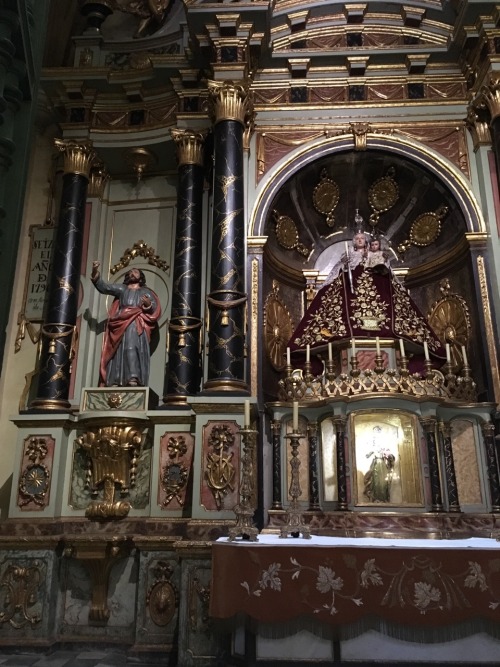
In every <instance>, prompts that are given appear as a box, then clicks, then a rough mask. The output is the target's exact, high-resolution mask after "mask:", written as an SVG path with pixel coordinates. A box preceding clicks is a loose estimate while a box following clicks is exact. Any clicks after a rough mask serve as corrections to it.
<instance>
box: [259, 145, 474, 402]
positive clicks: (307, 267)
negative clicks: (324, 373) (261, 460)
mask: <svg viewBox="0 0 500 667" xmlns="http://www.w3.org/2000/svg"><path fill="white" fill-rule="evenodd" d="M365 138H366V147H365V148H364V149H363V150H359V144H358V145H357V144H356V143H355V141H354V138H353V135H341V136H337V137H333V138H324V139H322V140H315V141H313V142H310V143H309V144H307V145H304V146H301V147H300V148H297V149H295V150H294V151H292V152H291V153H289V154H288V155H287V156H286V157H285V158H283V159H282V160H281V161H280V162H279V163H277V164H276V165H275V166H274V167H273V168H272V169H271V170H270V171H269V173H268V174H266V176H265V177H264V178H263V180H262V181H261V183H260V185H259V188H258V190H257V193H256V198H255V204H254V207H253V210H252V213H251V216H250V224H249V231H250V234H251V235H252V236H254V237H260V238H265V239H266V241H265V244H264V247H263V252H262V264H261V269H262V274H261V275H262V295H263V304H265V303H266V299H268V297H269V295H270V294H272V295H276V298H277V299H279V301H280V303H279V307H280V312H281V313H283V314H284V316H285V317H288V316H289V320H290V327H291V329H292V331H293V329H294V328H295V326H296V325H297V324H298V322H299V321H300V319H301V317H302V315H303V313H304V309H305V306H306V298H305V288H306V284H307V279H306V277H307V272H313V273H315V272H316V273H318V274H319V276H320V279H321V276H324V275H326V274H327V273H328V269H329V267H330V266H331V265H332V264H333V263H334V261H335V260H336V259H338V257H339V256H340V254H341V253H342V252H343V250H344V248H345V243H346V242H347V241H349V240H350V239H351V237H352V234H353V231H354V229H355V213H356V210H357V209H358V210H359V213H360V214H361V216H362V217H363V219H364V224H365V228H366V229H367V231H369V230H370V229H374V231H376V232H377V233H381V234H382V235H383V236H385V238H386V239H387V241H388V242H389V243H390V245H391V247H392V249H393V251H394V253H393V254H394V261H393V269H394V270H395V271H396V273H398V274H399V275H400V276H401V279H402V280H404V281H405V285H406V286H407V287H408V288H410V289H411V294H412V297H413V299H414V301H415V302H416V303H417V305H418V306H419V307H420V309H421V310H422V312H423V313H424V314H426V315H428V314H429V313H430V312H431V310H432V307H433V305H435V304H436V302H437V301H438V300H439V299H440V298H442V296H443V284H442V281H443V280H444V279H447V280H448V287H447V289H448V292H449V293H450V294H456V295H459V297H460V298H461V299H463V302H464V303H465V304H466V305H467V308H468V309H469V313H468V326H469V324H470V326H469V328H468V336H469V340H474V339H475V338H476V337H477V336H480V320H479V313H478V306H477V293H476V288H475V277H474V269H473V266H472V262H471V252H470V247H469V238H470V236H471V235H481V234H484V232H485V223H484V219H483V217H482V214H481V211H480V208H479V205H478V202H477V200H476V198H475V196H474V194H473V192H472V190H471V186H470V183H469V182H468V181H467V179H466V178H465V176H464V175H463V174H462V173H461V172H460V171H459V170H458V169H457V168H456V167H455V166H454V165H453V164H452V163H451V162H450V161H449V160H447V159H446V158H444V157H443V156H441V155H439V154H438V153H436V152H435V151H433V150H432V149H429V148H428V147H427V146H424V145H422V144H420V143H418V142H416V141H413V140H410V139H408V138H406V137H402V136H401V137H400V136H397V135H382V134H380V135H379V134H374V133H368V134H367V135H366V137H365ZM325 175H326V177H327V178H328V179H329V180H330V181H331V182H333V183H334V184H335V187H336V188H337V192H338V203H337V205H336V207H335V209H334V210H333V211H332V215H331V216H330V218H332V217H333V224H329V223H331V222H332V220H331V219H330V220H328V218H327V215H326V214H325V213H324V212H322V211H320V210H318V206H317V205H315V196H314V195H315V192H316V191H317V187H318V185H319V184H320V183H321V182H322V180H323V179H324V178H325ZM389 175H390V177H391V178H392V181H393V183H394V184H395V187H396V191H397V197H394V196H393V197H392V200H391V202H390V206H388V207H387V210H384V207H383V206H382V205H380V204H378V206H379V208H378V209H377V208H376V206H374V204H373V196H372V195H373V192H374V188H375V191H377V192H378V196H379V200H380V198H381V197H382V198H383V184H382V185H381V184H380V183H381V179H385V178H387V177H388V176H389ZM377 183H378V184H379V185H378V190H377ZM444 209H445V210H446V213H445V214H444V215H442V216H441V217H440V221H439V225H438V227H439V229H438V231H437V232H436V230H435V229H434V232H433V233H431V234H430V235H429V237H428V238H426V236H425V221H424V224H423V229H424V232H422V226H421V228H420V232H419V234H415V233H414V232H415V229H416V226H415V223H416V222H417V221H418V220H420V219H421V218H422V217H424V218H425V216H426V215H428V214H430V215H432V214H433V213H436V212H438V211H442V210H444ZM373 213H377V214H378V222H377V225H376V227H373V228H372V227H371V225H370V224H369V218H370V215H371V214H373ZM280 217H281V218H286V219H287V225H288V230H287V231H288V232H289V233H288V237H286V235H283V234H282V233H281V234H280V233H278V232H277V230H278V224H277V221H278V220H279V218H280ZM294 239H295V242H294ZM415 241H417V242H415ZM405 244H406V250H405V251H404V252H402V251H401V247H402V246H403V245H405ZM264 310H265V307H264ZM264 317H266V313H265V314H264ZM290 327H289V328H290ZM266 344H267V343H266V341H265V345H266ZM478 354H479V353H478ZM474 362H475V363H476V366H477V368H478V369H479V370H478V373H481V372H483V371H481V370H480V369H481V368H482V367H483V362H482V361H481V360H480V359H479V358H476V359H474V360H473V363H474ZM281 370H282V369H279V368H276V367H274V368H273V366H272V365H271V366H270V367H269V368H266V369H264V372H263V383H262V385H263V386H264V387H265V388H266V391H267V389H268V388H270V389H271V390H270V392H269V394H268V395H269V396H270V397H272V396H275V391H274V390H273V386H275V385H276V382H277V379H278V377H279V372H280V371H281ZM268 380H269V382H268ZM476 381H477V382H478V386H479V389H482V388H483V387H484V385H485V384H486V381H485V380H484V378H482V377H476Z"/></svg>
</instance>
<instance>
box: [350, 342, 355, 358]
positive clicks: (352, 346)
mask: <svg viewBox="0 0 500 667" xmlns="http://www.w3.org/2000/svg"><path fill="white" fill-rule="evenodd" d="M351 352H352V356H353V357H355V356H356V341H355V340H354V338H351Z"/></svg>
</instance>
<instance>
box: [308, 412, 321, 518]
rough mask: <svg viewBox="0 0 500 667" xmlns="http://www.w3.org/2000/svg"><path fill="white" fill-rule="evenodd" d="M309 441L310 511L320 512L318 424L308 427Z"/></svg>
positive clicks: (312, 423)
mask: <svg viewBox="0 0 500 667" xmlns="http://www.w3.org/2000/svg"><path fill="white" fill-rule="evenodd" d="M307 435H308V439H309V509H310V510H312V511H314V510H319V509H321V508H320V505H319V478H318V423H317V422H310V423H309V424H308V426H307Z"/></svg>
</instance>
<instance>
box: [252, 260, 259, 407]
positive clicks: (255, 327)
mask: <svg viewBox="0 0 500 667" xmlns="http://www.w3.org/2000/svg"><path fill="white" fill-rule="evenodd" d="M251 267H252V268H251V271H252V276H251V290H252V291H251V297H250V298H251V308H252V310H251V313H250V318H251V322H252V333H251V357H250V392H251V394H252V396H257V387H258V379H259V378H258V364H257V351H258V350H259V260H258V259H257V258H254V259H252V264H251Z"/></svg>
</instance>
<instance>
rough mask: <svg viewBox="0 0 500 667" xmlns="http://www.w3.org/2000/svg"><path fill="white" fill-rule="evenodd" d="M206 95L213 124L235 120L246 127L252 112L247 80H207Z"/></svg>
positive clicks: (251, 100)
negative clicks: (239, 81) (243, 81)
mask: <svg viewBox="0 0 500 667" xmlns="http://www.w3.org/2000/svg"><path fill="white" fill-rule="evenodd" d="M208 95H209V96H208V102H209V105H210V112H211V115H212V120H213V122H214V124H217V123H218V122H220V121H223V120H236V121H238V122H239V123H241V124H242V125H243V127H246V125H247V124H248V118H249V116H251V115H252V114H253V99H252V95H251V93H250V92H249V84H248V83H247V82H245V83H234V82H232V81H223V82H219V81H209V82H208Z"/></svg>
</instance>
